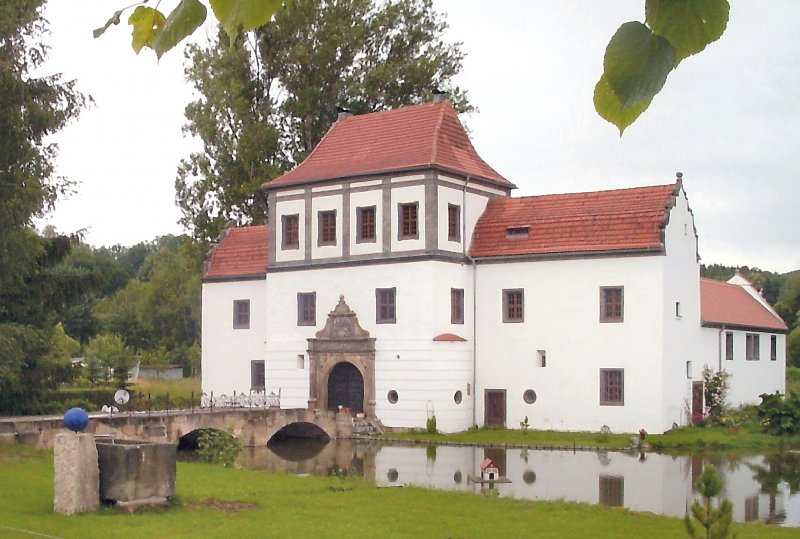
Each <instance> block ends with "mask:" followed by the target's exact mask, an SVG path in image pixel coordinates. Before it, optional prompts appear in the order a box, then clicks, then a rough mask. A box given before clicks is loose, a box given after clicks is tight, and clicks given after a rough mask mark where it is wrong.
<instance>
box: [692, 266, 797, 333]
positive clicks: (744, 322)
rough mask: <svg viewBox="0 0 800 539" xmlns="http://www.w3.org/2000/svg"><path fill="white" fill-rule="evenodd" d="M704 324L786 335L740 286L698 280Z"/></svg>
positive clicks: (781, 325) (775, 319)
mask: <svg viewBox="0 0 800 539" xmlns="http://www.w3.org/2000/svg"><path fill="white" fill-rule="evenodd" d="M700 315H701V318H702V321H703V324H706V325H714V326H722V325H726V326H738V327H745V328H753V329H765V330H769V331H787V329H788V328H787V327H786V323H785V322H784V321H783V320H781V319H780V318H779V317H777V316H775V315H774V314H773V313H771V312H770V311H769V309H767V308H766V307H764V306H763V305H762V304H761V303H759V301H758V300H757V299H755V298H754V297H753V296H751V295H750V294H748V293H747V291H746V290H745V289H744V288H742V287H741V286H739V285H735V284H729V283H723V282H722V281H715V280H713V279H706V278H701V279H700Z"/></svg>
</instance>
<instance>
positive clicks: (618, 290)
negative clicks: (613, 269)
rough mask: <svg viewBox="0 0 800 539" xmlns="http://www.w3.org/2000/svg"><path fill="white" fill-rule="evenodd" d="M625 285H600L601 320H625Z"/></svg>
mask: <svg viewBox="0 0 800 539" xmlns="http://www.w3.org/2000/svg"><path fill="white" fill-rule="evenodd" d="M623 312H624V307H623V287H621V286H601V287H600V321H601V322H622V320H623Z"/></svg>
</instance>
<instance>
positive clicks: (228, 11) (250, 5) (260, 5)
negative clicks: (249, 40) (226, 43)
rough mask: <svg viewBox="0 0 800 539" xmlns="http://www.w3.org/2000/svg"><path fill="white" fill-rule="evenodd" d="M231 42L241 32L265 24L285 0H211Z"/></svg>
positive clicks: (212, 6) (215, 13)
mask: <svg viewBox="0 0 800 539" xmlns="http://www.w3.org/2000/svg"><path fill="white" fill-rule="evenodd" d="M210 1H211V9H212V10H214V15H216V17H217V19H218V20H219V22H220V23H221V24H222V27H223V28H224V29H225V32H226V33H227V34H228V37H229V38H230V40H231V43H233V42H234V41H236V37H237V36H238V35H239V34H240V33H244V32H249V31H250V30H253V29H255V28H258V27H259V26H263V25H264V24H266V23H267V21H269V20H270V18H272V15H274V14H275V12H276V11H278V8H279V7H281V5H282V4H283V0H210Z"/></svg>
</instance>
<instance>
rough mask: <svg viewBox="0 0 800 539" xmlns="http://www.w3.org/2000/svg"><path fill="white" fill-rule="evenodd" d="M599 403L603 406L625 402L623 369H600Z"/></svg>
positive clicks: (618, 404) (619, 404)
mask: <svg viewBox="0 0 800 539" xmlns="http://www.w3.org/2000/svg"><path fill="white" fill-rule="evenodd" d="M600 404H601V405H603V406H622V405H624V404H625V370H624V369H600Z"/></svg>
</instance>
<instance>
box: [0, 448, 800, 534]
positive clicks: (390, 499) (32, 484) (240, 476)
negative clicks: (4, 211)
mask: <svg viewBox="0 0 800 539" xmlns="http://www.w3.org/2000/svg"><path fill="white" fill-rule="evenodd" d="M0 485H3V488H2V489H0V537H4V538H5V537H7V538H11V539H17V538H30V537H35V536H34V535H31V534H30V533H28V532H34V533H38V534H45V535H50V536H53V537H59V538H63V539H73V538H75V539H78V538H80V539H84V538H85V539H91V538H95V537H96V538H104V539H105V538H107V537H109V536H110V535H115V536H121V537H149V538H153V539H159V538H181V537H187V538H189V537H192V538H215V537H280V538H286V537H291V538H305V537H308V538H320V537H326V538H327V537H331V538H339V537H346V538H348V539H356V538H361V537H364V538H374V537H381V538H406V537H412V538H439V537H441V538H456V537H458V538H487V537H490V538H493V537H503V538H515V537H520V538H522V537H526V538H527V537H539V538H548V537H553V538H562V537H612V538H613V537H619V538H625V539H629V538H630V537H634V536H638V537H659V538H671V537H675V538H683V537H686V534H685V531H684V529H683V523H682V522H681V520H680V519H676V518H668V517H661V516H656V515H652V514H641V513H633V512H630V511H628V510H625V509H618V508H610V507H603V506H591V505H582V504H576V503H564V502H529V501H521V500H513V499H508V498H496V497H487V496H483V495H477V494H467V493H457V492H444V491H432V490H425V489H420V488H376V487H375V485H374V484H373V483H372V482H370V481H368V480H364V479H360V478H347V479H339V478H336V477H295V476H289V475H283V474H268V473H264V472H253V471H247V470H233V469H227V468H222V467H219V466H213V465H207V464H199V463H179V464H178V484H177V490H178V492H177V497H176V498H177V500H176V502H175V505H174V506H173V507H172V508H170V509H167V510H159V511H151V512H144V513H139V514H134V515H128V514H121V513H117V512H116V511H115V510H113V509H108V508H107V509H103V510H101V511H99V512H97V513H91V514H83V515H75V516H71V517H67V516H63V515H58V514H55V513H53V486H52V485H53V463H52V453H50V452H47V451H37V450H32V449H29V448H25V447H21V446H0ZM17 530H25V531H17ZM736 530H737V532H738V534H739V535H738V536H739V537H741V538H747V537H753V538H772V537H775V538H783V537H797V534H798V532H797V530H796V529H781V528H775V527H770V526H767V525H764V524H737V525H736Z"/></svg>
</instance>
